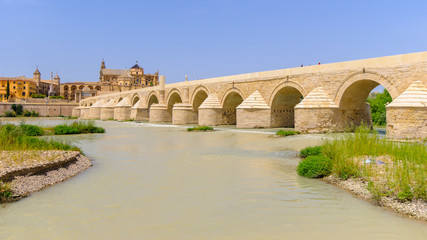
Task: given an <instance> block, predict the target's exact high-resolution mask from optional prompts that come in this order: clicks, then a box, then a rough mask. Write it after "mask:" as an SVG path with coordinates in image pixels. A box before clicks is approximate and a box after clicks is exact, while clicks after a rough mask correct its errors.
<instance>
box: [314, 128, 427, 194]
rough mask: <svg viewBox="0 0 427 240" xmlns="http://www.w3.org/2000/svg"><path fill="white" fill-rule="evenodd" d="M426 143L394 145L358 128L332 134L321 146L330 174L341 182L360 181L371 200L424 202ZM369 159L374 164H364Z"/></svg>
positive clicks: (426, 167) (426, 181) (397, 143)
mask: <svg viewBox="0 0 427 240" xmlns="http://www.w3.org/2000/svg"><path fill="white" fill-rule="evenodd" d="M426 144H427V142H425V141H424V142H395V141H391V140H388V139H386V138H384V137H380V136H379V135H377V134H376V133H375V132H374V133H371V131H370V129H369V128H367V127H363V126H362V127H358V128H356V130H355V132H354V133H344V134H341V135H334V137H333V138H332V139H330V140H325V141H324V143H323V144H322V146H321V152H322V155H323V156H325V157H327V158H329V159H331V161H332V172H331V173H332V174H334V175H336V176H338V177H339V178H341V179H344V180H345V179H348V178H360V179H362V180H363V181H366V182H367V183H368V190H370V191H371V192H372V193H373V194H374V196H375V198H380V197H382V196H391V197H394V198H396V199H398V200H400V201H410V200H412V199H421V200H423V201H427V147H426ZM367 159H371V161H374V162H376V163H378V162H383V164H375V163H366V162H365V160H367Z"/></svg>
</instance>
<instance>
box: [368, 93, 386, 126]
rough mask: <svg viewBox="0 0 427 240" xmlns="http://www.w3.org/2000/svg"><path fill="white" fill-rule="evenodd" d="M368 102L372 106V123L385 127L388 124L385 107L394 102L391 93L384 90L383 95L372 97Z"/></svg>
mask: <svg viewBox="0 0 427 240" xmlns="http://www.w3.org/2000/svg"><path fill="white" fill-rule="evenodd" d="M366 101H367V102H368V103H369V104H370V105H371V116H372V123H373V124H375V125H385V124H386V123H387V119H386V109H385V106H386V105H387V104H389V103H391V101H392V99H391V96H390V93H389V92H388V91H387V90H386V89H384V92H383V93H378V94H376V95H375V96H370V97H369V98H368V99H367V100H366Z"/></svg>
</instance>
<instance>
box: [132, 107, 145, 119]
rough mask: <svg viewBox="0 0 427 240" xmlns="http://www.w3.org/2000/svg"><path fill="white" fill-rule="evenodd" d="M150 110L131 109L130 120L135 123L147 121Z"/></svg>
mask: <svg viewBox="0 0 427 240" xmlns="http://www.w3.org/2000/svg"><path fill="white" fill-rule="evenodd" d="M149 113H150V110H149V109H148V108H131V110H130V119H133V120H135V121H149V120H150V117H149Z"/></svg>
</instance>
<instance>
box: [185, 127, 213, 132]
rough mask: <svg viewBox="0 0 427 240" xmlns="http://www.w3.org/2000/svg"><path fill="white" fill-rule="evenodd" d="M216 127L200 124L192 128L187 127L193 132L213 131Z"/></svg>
mask: <svg viewBox="0 0 427 240" xmlns="http://www.w3.org/2000/svg"><path fill="white" fill-rule="evenodd" d="M213 130H214V128H213V127H208V126H199V127H192V128H187V131H189V132H192V131H213Z"/></svg>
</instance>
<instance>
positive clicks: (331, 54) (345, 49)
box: [0, 0, 427, 83]
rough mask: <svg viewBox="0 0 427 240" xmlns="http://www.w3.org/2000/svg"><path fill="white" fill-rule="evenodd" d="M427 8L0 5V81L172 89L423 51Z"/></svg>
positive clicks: (14, 1) (26, 0) (3, 0)
mask: <svg viewBox="0 0 427 240" xmlns="http://www.w3.org/2000/svg"><path fill="white" fill-rule="evenodd" d="M426 12H427V1H425V0H423V1H410V0H409V1H393V0H392V1H385V0H384V1H376V0H370V1H365V0H358V1H342V0H341V1H269V0H264V1H248V0H246V1H240V0H236V1H232V0H230V1H222V0H216V1H187V0H180V1H162V0H157V1H130V0H129V1H125V0H123V1H100V0H84V1H81V0H73V1H59V0H57V1H54V0H0V76H11V77H12V76H20V75H26V76H32V73H33V72H34V69H35V67H36V65H38V66H39V70H40V71H41V73H42V77H43V78H45V79H48V78H49V72H51V71H53V72H58V74H59V75H60V77H61V79H62V81H63V82H64V81H65V82H72V81H98V74H99V67H100V63H101V60H102V59H103V58H105V61H106V65H107V68H125V67H127V68H129V67H131V66H132V65H133V64H134V63H135V61H138V62H139V63H140V65H141V66H142V67H144V69H145V71H146V72H149V73H154V72H155V71H156V70H157V69H159V71H160V74H163V75H166V81H167V82H168V83H171V82H179V81H183V80H184V79H185V75H188V76H189V79H190V80H194V79H200V78H208V77H217V76H224V75H231V74H240V73H248V72H257V71H267V70H274V69H281V68H291V67H297V66H299V65H300V64H302V63H303V64H304V65H310V64H316V63H317V62H319V61H320V62H322V63H331V62H338V61H347V60H355V59H362V58H370V57H379V56H387V55H395V54H403V53H411V52H420V51H426V50H427V14H426Z"/></svg>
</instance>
